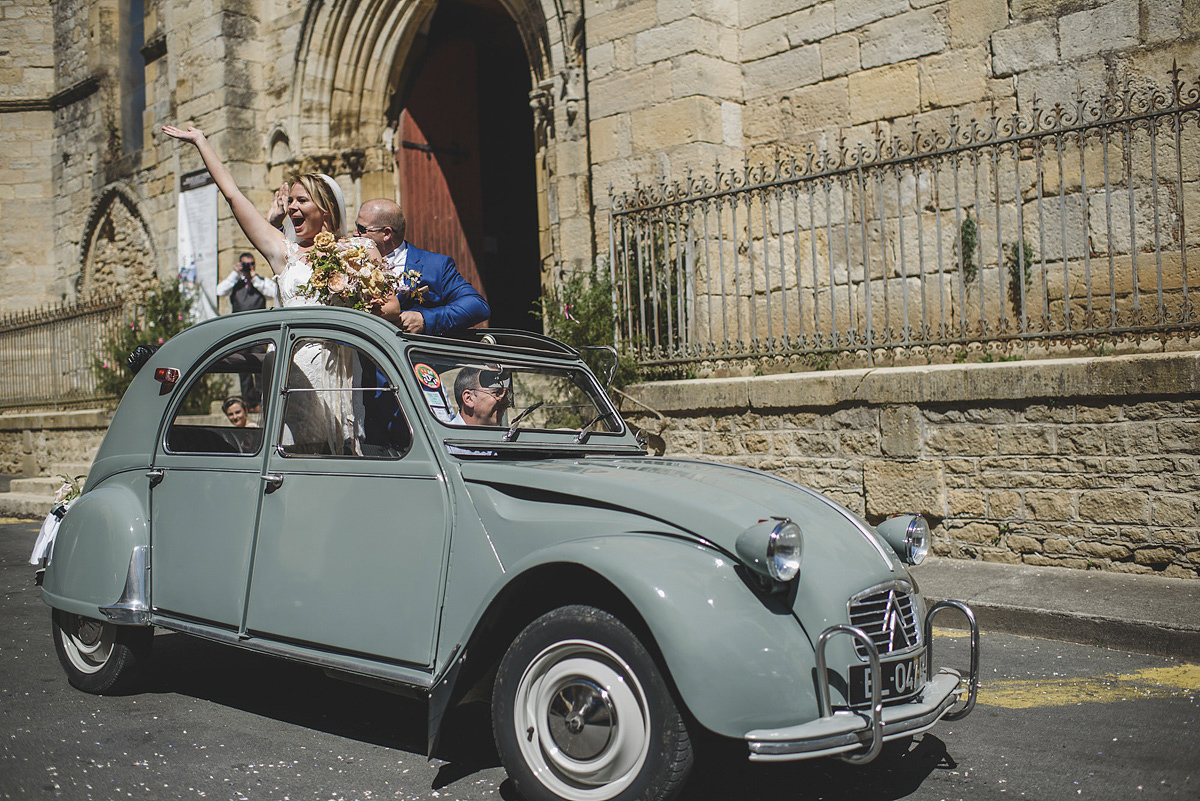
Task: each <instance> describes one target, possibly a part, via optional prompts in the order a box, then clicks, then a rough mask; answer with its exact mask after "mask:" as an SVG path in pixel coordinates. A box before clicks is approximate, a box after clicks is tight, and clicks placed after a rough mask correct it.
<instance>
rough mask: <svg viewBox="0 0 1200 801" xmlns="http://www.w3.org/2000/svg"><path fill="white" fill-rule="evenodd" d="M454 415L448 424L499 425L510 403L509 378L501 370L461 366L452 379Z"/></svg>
mask: <svg viewBox="0 0 1200 801" xmlns="http://www.w3.org/2000/svg"><path fill="white" fill-rule="evenodd" d="M454 400H455V401H457V402H458V414H457V415H455V416H454V417H453V418H452V419H451V420H450V424H451V425H459V426H499V425H503V423H502V422H501V421H502V420H503V419H504V412H505V411H507V410H508V407H509V406H510V405H511V404H512V377H511V376H509V375H507V374H506V371H504V370H480V369H479V368H478V367H464V368H462V369H461V370H459V371H458V375H457V376H456V377H455V378H454Z"/></svg>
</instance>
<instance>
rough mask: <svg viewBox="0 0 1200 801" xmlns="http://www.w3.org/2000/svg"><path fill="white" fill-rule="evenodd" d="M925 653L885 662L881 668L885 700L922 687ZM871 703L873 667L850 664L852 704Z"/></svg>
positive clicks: (908, 693) (902, 695) (913, 691)
mask: <svg viewBox="0 0 1200 801" xmlns="http://www.w3.org/2000/svg"><path fill="white" fill-rule="evenodd" d="M923 657H924V654H917V655H916V656H912V657H909V658H908V659H898V660H896V661H895V662H884V663H882V664H881V665H880V666H879V668H880V673H881V674H882V675H883V687H881V688H880V689H881V691H882V695H883V700H884V701H889V700H892V699H894V698H903V697H904V696H906V695H912V694H913V693H915V692H916V691H917V690H919V689H921V684H922V683H923V682H924V681H925V674H924V670H923V667H924V664H923V663H924V661H925V660H924V658H923ZM869 703H871V668H870V666H869V665H851V666H850V705H851V706H859V705H862V704H869Z"/></svg>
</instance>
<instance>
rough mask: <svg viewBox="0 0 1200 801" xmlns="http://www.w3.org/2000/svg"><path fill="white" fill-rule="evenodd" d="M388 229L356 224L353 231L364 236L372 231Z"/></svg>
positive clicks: (381, 226)
mask: <svg viewBox="0 0 1200 801" xmlns="http://www.w3.org/2000/svg"><path fill="white" fill-rule="evenodd" d="M388 227H389V226H386V225H363V224H362V223H357V222H356V223H355V224H354V230H355V231H358V232H359V233H360V234H366V233H370V232H373V231H386V230H387V229H388Z"/></svg>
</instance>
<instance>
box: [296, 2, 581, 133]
mask: <svg viewBox="0 0 1200 801" xmlns="http://www.w3.org/2000/svg"><path fill="white" fill-rule="evenodd" d="M498 2H499V4H500V5H501V6H502V7H503V8H504V9H505V10H506V11H507V12H508V13H509V15H510V16H511V17H512V19H513V21H514V22H515V24H516V25H517V29H518V30H519V32H520V35H521V39H522V41H523V43H524V46H525V52H526V56H527V57H528V59H529V66H530V71H531V83H532V85H533V86H534V87H543V88H544V87H547V86H548V85H549V84H548V82H549V81H552V80H553V76H554V75H555V70H554V68H553V61H554V60H555V59H554V51H555V50H556V49H558V50H559V54H558V58H559V60H562V59H563V58H564V54H563V53H562V51H561V49H560V48H561V47H562V45H561V43H562V42H563V41H564V40H565V41H566V42H568V45H567V47H568V50H571V49H573V48H572V44H573V43H572V39H573V38H574V36H575V34H576V28H577V27H578V19H579V15H578V14H577V13H575V12H573V11H571V10H569V9H570V8H571V7H574V6H576V5H578V0H546V2H545V3H543V2H542V0H498ZM437 5H438V3H437V0H412V2H405V1H404V0H332V2H321V0H314V1H313V2H312V3H310V4H309V6H308V9H307V11H306V14H305V19H304V23H303V27H302V30H301V34H300V40H299V43H298V45H297V50H296V65H297V69H296V73H295V75H296V77H295V83H294V84H293V87H292V97H291V118H292V120H293V121H295V123H296V128H295V129H296V130H307V131H313V132H314V133H313V135H311V136H305V137H304V138H303V139H304V140H303V141H293V143H292V148H293V153H294V154H295V155H296V156H312V155H317V154H330V153H342V152H349V151H359V152H361V151H363V150H364V149H368V148H371V147H374V146H377V145H378V144H379V143H380V142H381V140H382V137H383V136H384V134H385V128H386V125H387V112H388V105H389V103H390V101H391V100H392V96H393V94H394V93H395V92H396V91H397V89H398V87H399V83H400V81H401V79H402V72H403V69H404V65H405V62H406V61H407V59H406V56H407V55H408V54H409V52H410V51H411V50H412V47H413V43H414V41H415V40H416V38H417V36H418V34H419V33H420V29H421V26H422V25H423V24H424V23H425V22H426V21H427V20H428V18H429V17H430V15H431V14H432V13H433V12H434V10H435V9H436V8H437ZM548 19H550V20H556V24H555V25H554V26H553V27H549V26H548V25H547V20H548ZM556 46H557V47H556ZM566 59H567V60H570V61H574V60H575V59H573V58H572V57H571V55H570V54H566Z"/></svg>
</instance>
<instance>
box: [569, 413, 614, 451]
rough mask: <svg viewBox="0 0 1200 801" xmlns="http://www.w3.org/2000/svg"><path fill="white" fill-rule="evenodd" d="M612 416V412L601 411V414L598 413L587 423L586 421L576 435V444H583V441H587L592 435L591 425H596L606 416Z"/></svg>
mask: <svg viewBox="0 0 1200 801" xmlns="http://www.w3.org/2000/svg"><path fill="white" fill-rule="evenodd" d="M612 416H613V413H612V412H600V414H598V415H596V416H595V417H593V418H592V419H591V420H588V421H587V422H586V423H584V424H583V427H582V428H580V429H579V434H578V435H576V437H575V444H576V445H582V444H583V443H585V442H587V441H588V437H590V436H591V435H592V432H591V430H590V429H591V427H592V426H594V425H596V423H599V422H600V421H601V420H603V419H605V418H606V417H612Z"/></svg>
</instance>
